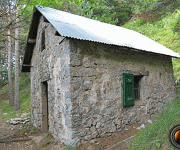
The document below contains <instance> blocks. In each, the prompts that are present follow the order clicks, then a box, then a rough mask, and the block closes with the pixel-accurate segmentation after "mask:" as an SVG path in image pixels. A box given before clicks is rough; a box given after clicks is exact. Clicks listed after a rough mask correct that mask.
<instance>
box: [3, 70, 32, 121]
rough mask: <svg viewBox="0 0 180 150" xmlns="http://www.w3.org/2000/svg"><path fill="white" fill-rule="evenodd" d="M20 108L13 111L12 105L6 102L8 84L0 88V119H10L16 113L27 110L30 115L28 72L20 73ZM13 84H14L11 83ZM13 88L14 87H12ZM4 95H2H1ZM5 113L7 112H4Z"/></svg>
mask: <svg viewBox="0 0 180 150" xmlns="http://www.w3.org/2000/svg"><path fill="white" fill-rule="evenodd" d="M19 84H20V86H19V87H20V110H19V111H14V107H13V106H10V105H9V104H7V103H6V100H7V99H9V96H8V85H6V86H4V87H2V88H1V89H0V108H1V109H2V121H6V120H10V119H11V118H15V117H16V114H18V113H19V114H21V113H23V112H28V114H29V116H30V110H31V97H30V77H29V74H28V73H24V74H23V75H22V73H20V81H19ZM13 85H14V84H13ZM13 88H14V87H13ZM3 95H4V96H3ZM4 113H7V114H4Z"/></svg>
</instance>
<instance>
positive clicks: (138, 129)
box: [136, 124, 145, 130]
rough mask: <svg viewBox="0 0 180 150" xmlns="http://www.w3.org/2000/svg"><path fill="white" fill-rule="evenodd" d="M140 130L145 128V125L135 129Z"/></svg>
mask: <svg viewBox="0 0 180 150" xmlns="http://www.w3.org/2000/svg"><path fill="white" fill-rule="evenodd" d="M141 128H145V125H144V124H142V125H141V126H140V127H137V128H136V129H138V130H139V129H141Z"/></svg>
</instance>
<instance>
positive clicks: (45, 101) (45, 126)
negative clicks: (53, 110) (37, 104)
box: [42, 81, 49, 131]
mask: <svg viewBox="0 0 180 150" xmlns="http://www.w3.org/2000/svg"><path fill="white" fill-rule="evenodd" d="M42 114H43V118H42V126H43V131H45V130H49V123H48V122H49V118H48V83H47V81H44V82H42Z"/></svg>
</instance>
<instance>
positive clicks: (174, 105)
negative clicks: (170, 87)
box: [129, 87, 180, 150]
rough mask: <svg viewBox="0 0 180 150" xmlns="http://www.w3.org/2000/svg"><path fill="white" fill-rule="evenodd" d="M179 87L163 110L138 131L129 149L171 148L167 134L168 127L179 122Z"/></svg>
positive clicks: (167, 149) (171, 149)
mask: <svg viewBox="0 0 180 150" xmlns="http://www.w3.org/2000/svg"><path fill="white" fill-rule="evenodd" d="M179 100H180V87H178V88H177V97H176V98H175V99H174V100H173V101H170V102H169V103H167V104H166V105H165V106H164V108H163V111H162V112H161V113H159V114H158V115H157V118H156V119H155V120H153V124H149V125H148V126H146V128H144V129H142V130H141V131H139V132H138V133H137V134H136V135H135V138H134V140H133V141H132V142H130V143H129V144H130V147H129V150H152V149H163V150H173V149H174V148H173V147H172V146H171V145H170V143H169V138H168V134H169V131H170V129H171V128H172V127H173V126H174V125H177V124H180V117H179V116H180V101H179Z"/></svg>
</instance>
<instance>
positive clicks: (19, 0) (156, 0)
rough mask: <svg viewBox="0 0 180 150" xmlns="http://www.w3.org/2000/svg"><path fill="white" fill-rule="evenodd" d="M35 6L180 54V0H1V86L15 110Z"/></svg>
mask: <svg viewBox="0 0 180 150" xmlns="http://www.w3.org/2000/svg"><path fill="white" fill-rule="evenodd" d="M35 5H40V6H45V7H52V8H55V9H59V10H62V11H66V12H70V13H73V14H77V15H81V16H85V17H87V18H91V19H95V20H99V21H101V22H106V23H110V24H113V25H117V26H122V27H125V28H128V29H132V30H134V31H137V32H139V33H141V34H143V35H145V36H147V37H149V38H151V39H153V40H154V41H157V42H159V43H160V44H162V45H164V46H166V47H167V48H169V49H171V50H173V51H175V52H178V53H179V52H180V49H179V47H180V42H179V39H180V1H179V0H95V1H94V0H0V87H3V86H4V85H6V84H8V91H9V94H8V97H9V104H10V105H11V106H14V110H15V111H17V110H20V96H19V95H20V87H19V81H20V77H21V76H22V75H21V74H22V73H21V71H20V69H21V65H22V61H23V55H24V50H25V45H26V40H27V36H28V33H29V27H30V24H31V20H32V14H33V8H34V6H35ZM173 69H174V75H175V79H176V83H178V82H179V80H180V61H179V59H173ZM27 76H28V74H27ZM28 86H29V84H28ZM13 87H14V88H13Z"/></svg>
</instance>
